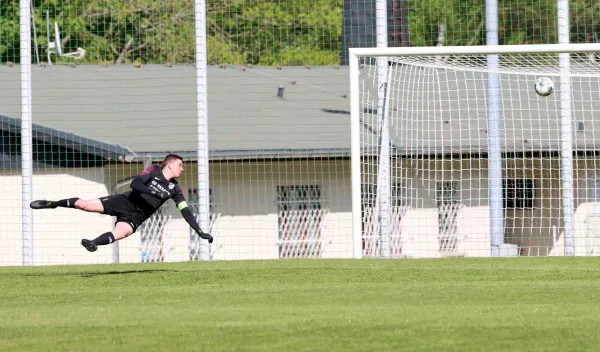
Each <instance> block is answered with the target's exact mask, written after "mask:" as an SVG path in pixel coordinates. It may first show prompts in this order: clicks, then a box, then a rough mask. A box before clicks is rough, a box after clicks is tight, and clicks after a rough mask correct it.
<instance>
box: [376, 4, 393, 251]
mask: <svg viewBox="0 0 600 352" xmlns="http://www.w3.org/2000/svg"><path fill="white" fill-rule="evenodd" d="M375 11H376V15H377V21H376V27H377V47H378V48H387V46H388V21H387V0H376V8H375ZM387 80H388V58H387V57H378V58H377V123H378V124H379V131H380V133H379V167H378V170H377V197H376V198H377V199H376V206H377V207H378V211H376V212H375V216H376V221H375V222H374V223H375V229H374V231H373V236H374V238H373V241H377V240H378V239H377V236H379V241H380V243H381V250H380V252H381V253H380V255H381V256H382V257H384V258H389V257H390V242H391V234H390V227H389V224H390V217H391V207H390V198H391V197H390V194H391V192H390V188H391V178H390V138H389V136H390V133H389V128H390V127H389V119H388V116H387V112H386V111H385V102H386V92H387V86H388V81H387Z"/></svg>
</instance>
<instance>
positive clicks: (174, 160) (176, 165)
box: [162, 154, 183, 178]
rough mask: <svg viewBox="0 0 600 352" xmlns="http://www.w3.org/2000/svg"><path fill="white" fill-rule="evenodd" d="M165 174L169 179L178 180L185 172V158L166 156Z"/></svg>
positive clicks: (164, 161) (163, 164) (164, 160)
mask: <svg viewBox="0 0 600 352" xmlns="http://www.w3.org/2000/svg"><path fill="white" fill-rule="evenodd" d="M162 169H163V174H164V175H165V176H166V177H168V178H176V177H179V176H180V175H181V173H182V172H183V158H182V157H180V156H179V155H177V154H169V155H167V156H165V158H164V159H163V163H162Z"/></svg>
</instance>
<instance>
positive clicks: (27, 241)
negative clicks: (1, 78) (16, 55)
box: [19, 0, 33, 265]
mask: <svg viewBox="0 0 600 352" xmlns="http://www.w3.org/2000/svg"><path fill="white" fill-rule="evenodd" d="M30 4H31V3H30V1H29V0H20V1H19V23H20V30H21V33H20V41H21V43H20V44H21V58H20V61H21V65H20V66H21V172H22V190H21V194H22V203H21V209H22V215H21V226H22V228H21V231H22V247H23V248H22V250H23V252H22V260H23V265H32V264H33V213H32V210H31V208H30V207H29V204H30V203H31V201H32V199H33V196H32V194H33V148H32V144H33V136H32V111H31V110H32V109H31V108H32V104H31V7H30V6H31V5H30Z"/></svg>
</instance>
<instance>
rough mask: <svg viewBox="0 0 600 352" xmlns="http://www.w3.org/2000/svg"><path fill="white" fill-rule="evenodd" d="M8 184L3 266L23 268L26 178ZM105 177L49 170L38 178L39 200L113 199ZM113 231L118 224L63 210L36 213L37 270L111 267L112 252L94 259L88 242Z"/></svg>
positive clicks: (2, 206) (6, 178) (1, 201)
mask: <svg viewBox="0 0 600 352" xmlns="http://www.w3.org/2000/svg"><path fill="white" fill-rule="evenodd" d="M0 179H1V181H2V184H5V185H9V184H10V185H13V187H11V188H9V189H6V190H4V191H3V192H2V193H3V195H2V198H0V214H1V215H0V242H1V243H2V245H1V246H0V265H21V263H22V257H21V256H22V244H21V241H22V237H21V199H22V198H21V176H20V175H19V174H16V173H14V172H11V173H8V172H4V173H2V174H0ZM103 179H104V171H103V170H102V169H101V168H90V169H51V170H50V169H47V170H44V171H40V172H36V173H35V175H34V177H33V199H48V200H58V199H63V198H72V197H79V198H83V199H88V198H98V197H101V196H104V195H106V194H107V189H106V186H105V185H104V184H103ZM111 229H112V218H111V217H108V216H103V215H101V214H94V213H84V212H81V211H78V210H75V209H66V208H57V209H44V210H34V211H33V246H34V249H33V252H34V264H35V265H50V264H65V263H70V264H77V263H82V264H83V263H110V262H112V251H111V250H110V249H109V248H102V249H101V250H99V251H97V252H95V253H89V252H88V251H87V250H85V249H84V248H83V247H82V246H81V245H80V241H81V239H82V238H95V237H97V236H98V235H100V234H101V233H103V232H106V231H110V230H111Z"/></svg>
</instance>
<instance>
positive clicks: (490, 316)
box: [0, 258, 600, 352]
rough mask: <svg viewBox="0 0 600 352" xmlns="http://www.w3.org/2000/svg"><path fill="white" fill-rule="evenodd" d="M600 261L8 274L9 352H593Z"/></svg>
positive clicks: (11, 270) (599, 330) (2, 326)
mask: <svg viewBox="0 0 600 352" xmlns="http://www.w3.org/2000/svg"><path fill="white" fill-rule="evenodd" d="M599 260H600V259H596V258H519V259H464V258H463V259H460V258H457V259H439V260H286V261H240V262H192V263H167V264H132V265H104V266H98V265H94V266H55V267H4V268H0V288H1V290H0V351H4V352H8V351H170V352H175V351H191V350H198V351H200V350H203V351H594V350H599V349H600V261H599Z"/></svg>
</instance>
